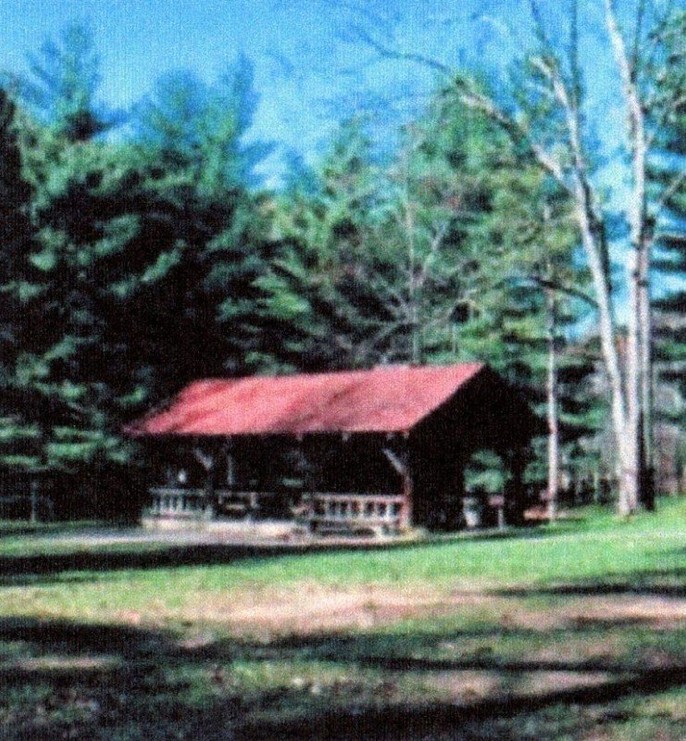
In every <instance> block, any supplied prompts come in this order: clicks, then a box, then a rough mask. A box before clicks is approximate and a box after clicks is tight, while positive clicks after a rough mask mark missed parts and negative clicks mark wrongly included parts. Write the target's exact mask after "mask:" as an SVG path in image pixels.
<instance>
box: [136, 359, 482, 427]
mask: <svg viewBox="0 0 686 741" xmlns="http://www.w3.org/2000/svg"><path fill="white" fill-rule="evenodd" d="M484 367H485V366H483V365H482V364H481V363H463V364H460V365H448V366H423V367H413V366H381V367H377V368H374V369H373V370H362V371H349V372H339V373H317V374H302V375H293V376H275V377H270V376H251V377H248V378H236V379H223V380H219V379H215V380H205V381H196V382H194V383H191V384H190V385H189V386H186V388H184V389H183V390H182V391H181V392H180V393H179V394H178V395H177V396H176V397H175V398H174V399H173V400H172V401H171V403H170V405H169V406H168V407H167V408H165V409H164V410H162V411H159V412H155V413H152V414H150V415H148V416H147V417H144V418H143V419H142V420H139V421H138V422H135V423H134V424H132V425H130V426H129V427H128V428H127V430H126V431H127V432H128V433H129V434H131V435H222V436H230V435H278V434H290V435H302V434H307V433H313V432H406V431H409V430H411V429H412V428H413V427H414V426H415V425H416V424H417V423H418V422H419V421H420V420H422V419H423V418H424V417H426V416H427V415H428V414H429V413H430V412H432V411H433V410H435V409H437V408H438V407H439V406H441V405H442V404H443V403H444V402H445V401H447V400H448V399H449V398H450V397H451V396H452V395H453V394H454V393H455V392H456V391H458V390H459V389H460V388H461V387H463V386H464V385H465V384H467V383H468V382H469V381H470V380H471V379H472V378H474V377H475V376H476V375H477V374H478V373H479V372H480V371H482V370H483V369H484Z"/></svg>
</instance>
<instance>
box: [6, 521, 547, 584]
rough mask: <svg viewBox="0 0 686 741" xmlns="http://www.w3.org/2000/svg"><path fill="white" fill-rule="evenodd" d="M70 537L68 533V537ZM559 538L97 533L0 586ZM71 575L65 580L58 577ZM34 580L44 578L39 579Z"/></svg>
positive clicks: (11, 563)
mask: <svg viewBox="0 0 686 741" xmlns="http://www.w3.org/2000/svg"><path fill="white" fill-rule="evenodd" d="M70 532H71V531H70ZM558 534H559V532H553V531H548V530H539V529H536V528H522V529H511V530H506V531H495V530H494V531H488V532H483V533H462V534H455V535H449V536H430V537H428V538H427V539H426V540H392V539H389V540H382V539H378V540H374V539H369V540H364V541H360V540H354V541H353V540H351V541H348V542H346V541H341V540H333V541H327V540H326V539H325V538H321V539H317V540H314V539H313V540H301V541H291V542H278V543H277V542H274V543H250V542H241V543H204V542H200V543H190V544H175V543H173V542H171V543H170V542H168V540H169V539H168V536H167V537H165V539H164V540H162V539H160V540H155V539H151V540H149V541H148V540H141V541H137V542H131V543H119V544H117V545H116V546H115V547H111V546H108V545H106V544H102V543H98V538H97V531H96V532H95V534H94V533H93V531H91V532H90V533H88V532H85V531H84V532H83V536H84V540H83V541H78V545H76V546H75V548H74V550H70V551H67V552H65V551H61V552H60V551H54V552H50V549H51V545H50V535H49V534H48V535H45V536H44V537H41V545H44V546H45V551H46V552H44V553H37V554H22V553H18V554H16V555H15V554H2V555H0V585H6V586H21V585H22V584H27V585H28V584H37V583H40V582H55V581H74V580H81V581H84V580H87V578H88V577H87V576H86V575H81V576H78V575H76V574H75V573H74V572H100V573H102V572H107V571H122V570H129V569H159V568H174V567H183V566H213V565H222V564H230V563H234V562H240V561H245V560H262V559H267V558H269V559H272V558H279V557H282V556H294V555H295V556H297V555H307V554H312V553H324V552H345V551H353V550H355V551H370V552H371V551H387V550H412V549H417V550H424V551H426V550H431V549H436V548H442V547H444V546H446V545H450V544H454V543H456V542H463V543H479V542H487V541H492V540H521V539H540V538H547V537H550V536H555V535H558ZM65 572H70V573H69V575H68V576H64V577H61V576H60V575H61V574H64V573H65ZM38 577H45V578H44V579H39V578H38Z"/></svg>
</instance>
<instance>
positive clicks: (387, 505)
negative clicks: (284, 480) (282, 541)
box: [295, 493, 410, 532]
mask: <svg viewBox="0 0 686 741" xmlns="http://www.w3.org/2000/svg"><path fill="white" fill-rule="evenodd" d="M295 515H296V521H297V522H299V523H300V524H303V525H307V527H308V528H309V529H310V530H312V531H325V530H339V529H340V530H356V529H360V530H362V529H371V530H374V531H377V532H378V531H381V532H399V531H400V530H403V529H405V528H406V527H408V526H409V524H410V523H409V508H408V502H407V499H406V498H405V497H404V496H402V495H399V494H342V493H341V494H339V493H313V494H305V495H304V496H303V501H302V504H301V505H300V507H299V508H298V511H296V512H295Z"/></svg>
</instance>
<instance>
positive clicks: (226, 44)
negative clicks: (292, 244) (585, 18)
mask: <svg viewBox="0 0 686 741" xmlns="http://www.w3.org/2000/svg"><path fill="white" fill-rule="evenodd" d="M519 5H520V4H519V2H518V0H488V2H486V3H483V2H479V0H463V2H461V3H447V4H446V3H441V2H435V0H384V1H382V0H366V2H362V3H358V4H357V8H358V10H357V11H352V10H351V9H350V6H349V5H347V4H346V3H345V2H338V3H335V2H330V1H329V0H0V28H1V29H2V33H1V35H0V50H1V51H2V55H1V56H0V69H3V70H7V71H10V72H18V71H21V70H23V69H25V67H26V55H27V53H31V52H36V51H38V49H39V48H40V46H41V44H42V43H43V42H44V41H45V40H46V39H48V38H56V37H57V36H58V35H59V33H60V31H61V30H62V29H63V28H64V26H65V25H66V24H67V23H69V22H71V21H75V20H77V21H80V20H87V21H89V22H90V23H91V24H92V27H93V29H94V32H95V38H96V45H97V48H98V52H99V54H100V57H101V61H102V77H103V85H102V93H103V98H104V99H105V100H106V101H107V102H108V103H111V104H113V105H115V106H123V107H125V108H126V107H130V106H131V105H133V104H134V103H135V102H136V101H137V100H138V99H140V97H141V96H142V95H144V94H145V93H146V92H148V91H150V90H151V88H152V86H153V84H154V82H155V80H156V79H157V78H158V77H160V76H161V75H163V74H164V73H165V72H167V71H170V70H174V69H179V68H189V69H192V70H194V71H196V72H197V73H199V74H200V75H201V76H202V77H204V78H205V79H206V80H207V81H211V80H212V79H213V78H214V77H216V76H217V74H219V73H221V72H222V71H223V70H224V69H226V68H227V66H229V65H230V64H231V62H232V61H233V60H235V58H236V56H237V54H239V53H241V52H243V53H245V54H246V55H247V56H248V57H249V58H250V59H251V60H252V61H253V62H254V64H255V66H256V88H257V92H258V93H259V94H260V105H259V109H258V113H257V116H256V119H255V125H254V129H253V136H254V137H255V138H258V139H263V140H270V141H275V142H276V143H277V145H278V146H279V151H280V153H281V154H283V153H284V152H285V151H286V150H288V149H295V150H296V151H299V152H301V153H302V154H304V155H305V156H306V158H308V159H310V160H311V159H313V157H314V156H316V154H317V153H318V152H319V151H321V149H322V148H323V146H324V144H325V142H326V139H327V135H328V134H329V133H330V131H331V128H332V126H333V125H334V122H335V121H336V120H337V119H338V120H340V119H341V118H343V117H344V116H345V115H347V114H349V113H350V112H352V111H353V110H354V109H355V108H357V107H358V106H359V105H362V104H363V102H364V100H365V99H366V98H367V97H368V95H369V92H370V91H377V92H384V93H388V92H389V91H392V93H393V95H394V96H395V98H396V100H397V101H400V103H402V104H403V105H405V104H406V103H407V101H410V100H412V101H413V102H414V103H415V104H417V105H421V101H422V100H423V98H422V96H423V95H424V96H425V95H426V94H428V92H429V91H430V89H431V87H432V85H433V80H434V78H433V75H432V74H431V73H429V72H428V71H427V70H425V69H422V68H421V67H418V66H415V65H408V64H398V63H379V62H378V60H377V61H374V60H373V59H372V55H371V54H370V53H369V50H368V49H364V48H362V47H359V46H357V47H355V46H351V45H350V44H349V43H345V42H344V38H345V37H346V36H347V37H349V36H350V32H351V28H352V24H354V23H355V21H356V19H360V20H362V19H364V21H365V23H366V24H367V27H368V28H372V29H373V30H374V32H375V33H378V35H379V38H383V39H388V38H389V34H392V35H393V36H394V39H395V41H397V42H398V43H399V44H400V45H401V46H402V47H404V48H406V49H408V50H416V49H420V50H422V51H423V52H425V53H427V54H428V55H430V56H435V57H437V58H440V59H441V60H443V61H444V62H447V63H448V64H450V65H451V66H453V65H454V66H458V65H459V62H460V60H461V59H464V58H466V57H468V56H470V55H471V56H473V55H474V54H475V53H476V52H475V50H476V49H477V47H478V48H479V49H480V50H481V51H483V49H484V48H487V49H488V50H489V52H490V53H491V54H492V55H493V56H494V58H497V57H498V56H499V55H500V56H502V54H503V53H506V54H507V53H509V52H508V50H507V47H508V43H509V45H510V46H513V44H515V45H516V41H514V42H512V40H510V41H509V42H508V41H507V40H506V39H505V36H504V35H503V33H501V31H502V29H501V30H498V29H497V25H498V24H499V21H498V16H497V14H498V13H502V12H503V11H510V13H509V15H507V17H508V19H511V18H512V14H511V13H512V11H514V9H515V8H516V7H518V6H519ZM446 6H447V7H446ZM360 7H361V8H363V9H364V12H368V13H369V14H370V16H373V18H372V17H366V18H363V16H364V12H360V11H359V8H360ZM484 7H488V9H489V11H493V13H494V14H495V15H492V16H489V19H486V20H485V21H477V22H475V21H474V17H475V15H476V14H477V11H479V12H483V9H484ZM504 40H505V41H504ZM409 93H412V94H414V97H413V96H410V95H409ZM381 115H382V116H383V115H387V116H389V117H390V116H391V113H390V109H387V110H386V113H385V114H384V112H383V109H382V112H381Z"/></svg>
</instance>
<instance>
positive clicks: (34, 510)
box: [31, 479, 38, 525]
mask: <svg viewBox="0 0 686 741" xmlns="http://www.w3.org/2000/svg"><path fill="white" fill-rule="evenodd" d="M37 522H38V482H37V481H36V480H35V479H31V524H32V525H35V524H36V523H37Z"/></svg>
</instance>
